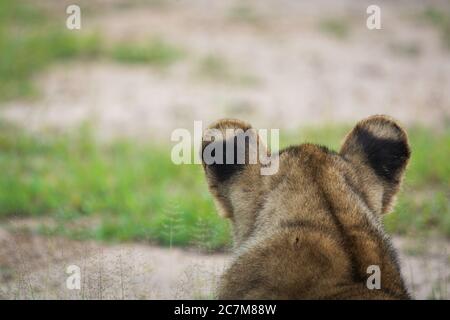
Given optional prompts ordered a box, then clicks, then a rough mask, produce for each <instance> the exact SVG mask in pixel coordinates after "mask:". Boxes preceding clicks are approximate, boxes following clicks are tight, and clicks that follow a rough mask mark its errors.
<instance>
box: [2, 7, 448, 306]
mask: <svg viewBox="0 0 450 320" xmlns="http://www.w3.org/2000/svg"><path fill="white" fill-rule="evenodd" d="M66 2H67V1H66ZM372 2H373V1H365V0H364V1H349V0H346V1H339V2H338V1H332V0H318V1H317V0H316V1H311V2H306V1H294V0H277V1H275V0H270V1H247V2H246V3H247V5H246V6H247V7H248V8H250V9H248V8H247V9H244V10H243V9H242V8H241V9H239V6H240V5H238V2H237V1H209V0H189V1H168V4H164V5H161V4H159V5H158V4H157V3H160V2H159V1H151V3H154V4H153V5H147V6H146V5H143V4H142V3H141V1H137V4H131V5H130V4H127V3H125V1H118V0H114V1H100V0H97V1H80V4H81V6H82V10H83V8H84V6H86V8H87V10H86V12H85V13H82V14H83V15H82V17H83V24H82V25H83V30H82V32H91V31H98V32H100V34H102V35H104V36H105V39H106V40H107V41H110V42H115V41H122V40H130V39H131V40H135V41H146V40H147V39H150V38H152V37H155V36H157V37H161V38H163V39H165V40H166V41H168V42H170V43H173V44H175V45H177V46H179V47H181V48H182V49H183V50H185V51H186V52H187V54H186V56H185V57H184V58H183V59H182V60H180V61H179V62H177V63H176V64H174V65H173V66H170V67H169V68H168V69H166V70H160V69H157V68H154V67H152V66H148V65H123V64H117V63H113V62H111V61H108V60H102V61H84V62H73V63H70V64H64V65H56V66H53V67H52V68H51V69H50V70H48V71H46V72H44V73H43V74H40V75H38V76H37V77H36V84H37V86H38V87H39V89H40V91H41V93H42V95H41V97H39V99H37V100H35V101H13V102H9V103H6V104H3V105H2V106H1V108H0V117H1V118H2V119H7V120H10V121H12V122H15V123H17V124H19V125H22V126H23V127H24V128H26V129H27V130H33V131H42V130H47V129H49V128H50V129H57V130H61V131H65V130H70V129H72V128H76V127H77V126H78V125H79V124H80V123H83V122H85V121H90V122H92V123H94V125H95V129H96V132H97V133H98V134H99V135H100V136H105V137H111V136H131V137H139V138H141V137H143V138H148V137H154V136H156V137H158V139H159V140H160V141H161V142H167V143H169V142H170V133H171V132H172V130H174V129H175V128H179V127H183V128H188V129H190V130H192V129H193V121H194V120H203V121H205V122H206V123H209V122H211V121H213V120H215V119H217V118H222V117H238V118H242V119H245V120H247V121H249V122H252V123H253V124H254V125H255V126H256V127H260V128H281V129H285V128H286V129H290V128H297V127H299V126H305V125H311V124H317V123H339V122H354V121H356V120H358V119H360V118H362V117H365V116H367V115H371V114H377V113H387V114H390V115H391V116H394V117H396V118H398V119H399V120H400V121H401V122H403V123H405V124H407V125H412V124H417V123H419V124H421V125H425V126H429V127H433V128H439V127H443V126H446V125H448V124H449V119H450V96H449V95H450V90H448V89H449V88H450V58H449V57H450V53H449V51H448V49H445V48H444V47H443V45H442V42H441V39H440V36H439V33H438V31H437V30H436V29H434V28H433V27H431V26H430V25H428V24H426V23H425V22H423V21H422V20H421V19H420V18H419V16H420V13H421V12H422V11H423V9H424V7H425V5H426V4H425V2H424V1H410V0H408V1H378V2H379V4H380V6H381V9H382V30H375V31H369V30H368V29H367V28H366V27H365V19H366V17H367V16H366V13H365V12H366V8H367V6H368V5H369V4H371V3H372ZM43 3H47V4H48V5H49V6H52V8H54V10H60V12H61V14H62V15H65V13H64V12H65V11H64V1H55V0H45V1H44V0H43ZM445 3H447V4H445ZM427 4H434V5H437V6H444V5H446V6H448V2H444V1H427ZM242 10H243V11H244V12H245V11H246V10H247V17H246V18H245V17H244V18H243V17H242ZM58 12H59V11H58ZM239 12H241V14H239ZM248 12H250V14H249V13H248ZM244 16H245V14H244ZM326 19H338V20H339V21H344V23H345V24H346V25H348V29H349V32H348V36H347V37H345V38H343V39H341V38H339V37H336V36H334V35H332V34H328V33H326V32H323V31H322V30H321V27H320V25H321V23H323V21H324V20H326ZM211 55H212V56H214V57H217V58H219V59H220V60H223V61H226V75H219V76H215V77H214V79H212V78H210V77H208V76H206V77H205V75H202V74H201V73H200V72H199V69H201V61H202V59H204V58H205V57H207V56H211ZM394 243H395V246H396V247H397V248H400V253H401V261H402V265H403V273H404V275H405V279H406V281H407V283H408V284H409V285H410V287H411V289H412V291H413V292H414V294H415V296H416V297H417V298H420V299H425V298H431V297H434V298H448V290H447V285H448V284H449V272H450V267H449V264H450V261H449V256H448V252H449V248H450V245H449V242H448V241H445V240H433V239H404V238H394ZM228 259H229V257H228V255H226V254H215V255H203V254H201V253H198V252H194V251H183V250H180V249H163V248H157V247H153V246H149V245H146V244H120V245H103V244H99V243H93V242H75V241H70V240H67V239H61V238H43V237H41V236H37V235H34V234H29V233H24V232H18V231H10V230H9V231H8V229H6V228H4V226H3V227H0V298H10V299H15V298H18V299H25V298H68V299H88V298H94V299H111V298H119V299H120V298H124V299H131V298H208V297H212V291H213V287H214V283H215V282H216V279H217V275H218V274H220V272H221V271H222V270H223V268H224V266H225V264H226V261H227V260H228ZM69 265H77V266H79V267H80V268H81V271H82V283H83V285H82V289H81V290H68V289H67V288H66V279H67V277H68V274H66V272H65V271H66V268H67V267H68V266H69Z"/></svg>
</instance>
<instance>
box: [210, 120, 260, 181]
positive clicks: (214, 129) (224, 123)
mask: <svg viewBox="0 0 450 320" xmlns="http://www.w3.org/2000/svg"><path fill="white" fill-rule="evenodd" d="M249 129H251V126H250V125H249V124H248V123H245V122H243V121H241V120H237V119H222V120H219V121H217V122H215V123H213V124H212V125H211V126H209V128H208V129H207V130H206V131H205V133H204V135H203V140H202V154H201V158H202V163H203V167H204V168H205V171H206V173H207V175H209V177H211V178H213V179H215V180H216V181H217V182H224V181H226V180H228V179H229V178H231V177H232V176H234V175H235V174H236V173H238V172H240V171H241V170H243V169H244V166H245V164H246V161H247V152H248V150H249V149H250V144H252V145H253V144H256V143H257V139H258V137H257V135H256V134H255V133H254V132H253V131H252V130H250V131H249ZM229 130H231V131H230V132H227V131H229ZM230 134H231V135H230ZM217 135H218V136H217ZM238 137H239V139H238ZM250 137H251V139H250ZM251 140H252V141H251ZM242 142H243V143H242ZM238 158H239V160H238Z"/></svg>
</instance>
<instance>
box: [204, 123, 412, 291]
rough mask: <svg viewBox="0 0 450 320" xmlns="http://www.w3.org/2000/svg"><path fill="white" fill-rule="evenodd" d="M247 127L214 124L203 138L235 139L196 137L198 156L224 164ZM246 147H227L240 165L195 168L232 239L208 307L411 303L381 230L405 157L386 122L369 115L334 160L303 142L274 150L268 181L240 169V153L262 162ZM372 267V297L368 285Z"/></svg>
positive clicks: (404, 145) (393, 126) (254, 166)
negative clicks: (217, 152)
mask: <svg viewBox="0 0 450 320" xmlns="http://www.w3.org/2000/svg"><path fill="white" fill-rule="evenodd" d="M251 128H252V127H251V125H250V124H248V123H246V122H244V121H240V120H235V119H223V120H219V121H217V122H215V123H214V124H212V125H211V126H210V127H209V129H208V130H210V129H215V130H216V131H217V130H219V131H222V132H225V131H226V130H227V129H228V131H229V130H230V129H232V130H234V132H236V134H235V135H234V136H231V137H230V136H227V135H225V134H224V135H223V136H224V138H223V139H222V140H220V139H217V140H214V139H211V138H210V137H209V138H208V139H206V138H205V135H204V136H203V141H202V150H205V148H206V147H208V146H210V147H211V144H215V145H219V144H221V145H222V146H223V147H224V148H225V152H224V153H223V156H224V157H225V154H226V153H227V152H229V151H230V150H228V149H227V148H226V146H228V144H227V141H228V139H235V141H236V139H237V137H238V136H239V135H240V134H242V132H247V131H248V130H249V129H251ZM252 132H254V131H252ZM252 134H255V133H252ZM249 137H250V135H247V138H249ZM254 138H255V139H245V144H244V146H239V145H238V146H236V145H235V146H234V151H235V152H234V153H235V154H236V153H237V152H241V151H242V150H244V153H245V161H244V162H240V163H231V164H228V163H226V162H225V161H224V162H223V163H220V162H217V163H210V164H207V163H206V162H205V161H203V168H204V172H205V175H206V180H207V184H208V187H209V190H210V192H211V194H212V195H213V198H214V202H215V204H216V207H217V209H218V211H219V212H220V214H221V215H222V216H223V217H225V218H228V219H229V220H230V221H231V224H232V232H233V257H232V261H231V263H230V265H229V266H228V268H227V269H226V270H225V272H224V273H223V275H222V276H221V278H220V284H219V286H218V289H217V298H219V299H410V298H411V296H410V294H409V292H408V290H407V288H406V286H405V283H404V280H403V279H402V275H401V271H400V266H399V263H398V258H397V254H396V252H395V250H394V248H393V246H392V244H391V241H390V238H389V237H388V235H387V234H386V233H385V232H384V229H383V225H382V217H383V215H384V214H386V213H388V212H390V211H391V209H392V206H393V203H394V201H395V197H396V194H397V193H398V191H399V188H400V185H401V182H402V178H403V175H404V172H405V168H406V166H407V164H408V160H409V158H410V154H411V151H410V147H409V143H408V137H407V133H406V131H405V130H404V129H403V128H402V127H401V126H400V125H399V124H398V123H397V122H396V121H395V120H393V119H391V118H390V117H388V116H384V115H375V116H371V117H369V118H367V119H364V120H362V121H360V122H358V123H357V124H356V126H355V127H354V128H353V129H352V130H351V131H350V132H349V133H348V134H347V136H346V137H345V139H344V142H343V144H342V146H341V148H340V151H339V152H335V151H332V150H330V149H328V148H327V147H324V146H320V145H314V144H310V143H305V144H301V145H297V146H290V147H288V148H286V149H283V150H281V151H280V152H279V153H278V156H277V157H278V158H277V160H279V168H278V171H277V172H276V173H274V174H272V175H261V174H260V170H259V169H260V167H261V166H263V164H262V163H261V162H259V161H257V162H255V163H250V162H249V161H248V159H249V150H259V151H258V152H266V153H267V154H270V151H269V150H268V149H267V148H266V149H264V148H265V147H264V146H263V144H262V142H261V139H260V138H259V137H254ZM252 144H253V145H252ZM242 148H244V149H242ZM260 150H263V151H260ZM234 157H235V158H236V156H234ZM202 159H203V157H202ZM374 266H375V268H379V272H380V273H379V274H380V285H379V288H373V287H370V286H369V285H368V277H369V276H370V275H371V274H370V273H369V272H368V270H371V269H370V268H374Z"/></svg>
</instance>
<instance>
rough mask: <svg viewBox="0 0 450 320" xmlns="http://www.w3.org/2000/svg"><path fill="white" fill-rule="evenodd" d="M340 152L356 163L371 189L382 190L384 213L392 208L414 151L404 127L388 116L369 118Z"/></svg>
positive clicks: (352, 134)
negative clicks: (410, 146) (411, 149)
mask: <svg viewBox="0 0 450 320" xmlns="http://www.w3.org/2000/svg"><path fill="white" fill-rule="evenodd" d="M340 154H341V155H342V156H343V157H344V158H346V159H347V160H349V161H351V162H353V163H354V164H355V165H356V166H357V168H358V173H359V174H360V176H363V177H364V179H365V180H366V181H368V183H367V184H371V185H372V188H371V189H372V190H381V193H380V195H379V198H380V200H381V203H380V204H379V205H380V208H381V213H386V212H387V211H389V210H390V207H391V205H392V202H393V199H394V196H395V194H396V193H397V192H398V190H399V187H400V184H401V181H402V178H403V175H404V172H405V168H406V165H407V163H408V160H409V157H410V154H411V151H410V148H409V144H408V136H407V134H406V132H405V130H404V129H403V128H402V127H401V126H400V125H399V124H398V123H397V122H396V121H395V120H393V119H391V118H389V117H387V116H372V117H369V118H367V119H364V120H362V121H360V122H359V123H358V124H357V125H356V126H355V127H354V128H353V130H352V131H351V132H350V133H349V134H348V135H347V137H346V139H345V141H344V144H343V145H342V147H341V151H340ZM370 177H374V178H373V179H371V178H370ZM377 186H378V187H377ZM374 192H375V191H374ZM377 198H378V197H377Z"/></svg>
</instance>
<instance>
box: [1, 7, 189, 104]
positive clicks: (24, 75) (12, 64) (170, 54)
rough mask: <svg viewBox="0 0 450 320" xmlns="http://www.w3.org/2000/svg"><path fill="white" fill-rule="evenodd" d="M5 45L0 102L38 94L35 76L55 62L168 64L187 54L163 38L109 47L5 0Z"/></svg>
mask: <svg viewBox="0 0 450 320" xmlns="http://www.w3.org/2000/svg"><path fill="white" fill-rule="evenodd" d="M64 17H65V16H64ZM0 48H1V50H0V101H6V100H11V99H14V98H18V97H29V96H33V95H34V94H36V92H37V91H36V88H35V87H34V86H33V77H34V76H35V75H36V74H38V73H39V72H40V71H42V70H43V69H45V68H46V67H48V66H49V65H51V64H52V63H54V62H61V61H67V60H69V59H91V60H92V59H99V58H104V59H112V60H115V61H118V62H121V63H147V64H150V65H154V66H160V67H161V66H163V67H165V66H168V65H170V64H171V63H173V62H175V61H176V60H178V59H179V58H180V57H181V56H182V53H183V52H182V50H181V49H179V48H177V47H175V46H172V45H170V44H168V43H166V42H165V41H163V40H162V39H153V40H150V41H149V42H148V43H145V44H140V43H113V44H112V45H110V46H107V45H106V44H105V43H104V42H103V41H102V39H101V37H100V35H99V34H96V33H92V32H91V33H85V32H83V31H70V30H68V29H66V27H65V21H64V19H61V17H59V16H56V17H55V16H54V14H52V13H49V12H47V11H45V10H43V9H42V8H40V7H39V6H38V5H36V4H33V3H32V2H31V1H28V2H24V1H21V0H2V1H0Z"/></svg>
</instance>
